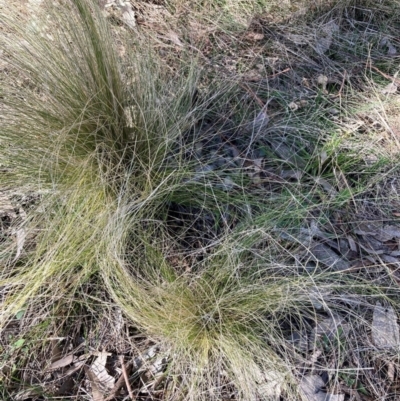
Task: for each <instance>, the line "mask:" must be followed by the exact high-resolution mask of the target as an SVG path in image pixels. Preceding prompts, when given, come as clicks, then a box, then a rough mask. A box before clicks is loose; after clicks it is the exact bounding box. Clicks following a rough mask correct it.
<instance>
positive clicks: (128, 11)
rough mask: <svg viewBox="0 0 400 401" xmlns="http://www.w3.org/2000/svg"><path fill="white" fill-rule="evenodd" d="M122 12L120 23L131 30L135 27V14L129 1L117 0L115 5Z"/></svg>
mask: <svg viewBox="0 0 400 401" xmlns="http://www.w3.org/2000/svg"><path fill="white" fill-rule="evenodd" d="M115 5H116V6H117V7H118V8H119V9H120V10H121V12H122V21H124V23H125V24H126V25H127V26H128V27H129V28H131V29H133V28H135V27H136V19H135V12H134V11H133V10H132V5H131V3H130V2H129V1H123V0H118V2H117V3H116V4H115Z"/></svg>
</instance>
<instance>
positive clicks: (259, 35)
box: [245, 32, 264, 41]
mask: <svg viewBox="0 0 400 401" xmlns="http://www.w3.org/2000/svg"><path fill="white" fill-rule="evenodd" d="M245 38H246V39H247V40H253V41H258V40H263V39H264V35H263V34H262V33H257V32H247V33H246V36H245Z"/></svg>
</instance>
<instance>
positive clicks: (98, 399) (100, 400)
mask: <svg viewBox="0 0 400 401" xmlns="http://www.w3.org/2000/svg"><path fill="white" fill-rule="evenodd" d="M85 372H86V375H87V377H88V379H89V381H90V386H91V388H92V398H93V401H105V398H104V395H103V393H102V392H101V391H100V389H99V387H98V385H97V383H96V380H97V377H96V375H95V374H94V373H93V372H92V371H91V370H90V368H88V367H87V366H85Z"/></svg>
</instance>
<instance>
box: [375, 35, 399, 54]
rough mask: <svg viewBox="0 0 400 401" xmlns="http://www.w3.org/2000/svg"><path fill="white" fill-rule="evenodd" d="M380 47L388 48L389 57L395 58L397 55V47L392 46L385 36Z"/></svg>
mask: <svg viewBox="0 0 400 401" xmlns="http://www.w3.org/2000/svg"><path fill="white" fill-rule="evenodd" d="M379 47H386V48H387V55H388V56H395V55H396V54H397V49H396V47H395V46H393V45H392V43H391V42H390V40H389V38H388V37H387V36H385V37H384V38H382V40H381V41H380V43H379Z"/></svg>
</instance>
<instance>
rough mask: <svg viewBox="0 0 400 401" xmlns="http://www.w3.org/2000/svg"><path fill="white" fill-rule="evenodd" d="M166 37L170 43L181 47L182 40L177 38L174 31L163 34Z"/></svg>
mask: <svg viewBox="0 0 400 401" xmlns="http://www.w3.org/2000/svg"><path fill="white" fill-rule="evenodd" d="M164 37H165V38H166V39H169V40H170V41H171V42H172V43H175V44H176V45H177V46H179V47H183V43H182V41H181V40H180V39H179V36H178V34H177V33H176V32H174V31H169V32H168V33H167V34H166V35H165V36H164Z"/></svg>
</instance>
